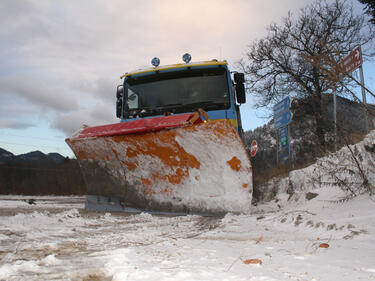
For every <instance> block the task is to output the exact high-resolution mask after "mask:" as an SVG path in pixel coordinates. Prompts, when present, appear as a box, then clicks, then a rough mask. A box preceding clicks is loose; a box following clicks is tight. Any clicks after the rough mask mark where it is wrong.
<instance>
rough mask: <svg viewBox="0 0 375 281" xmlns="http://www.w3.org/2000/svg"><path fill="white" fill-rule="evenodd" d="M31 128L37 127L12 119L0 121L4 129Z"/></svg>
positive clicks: (0, 126) (0, 125)
mask: <svg viewBox="0 0 375 281" xmlns="http://www.w3.org/2000/svg"><path fill="white" fill-rule="evenodd" d="M31 127H36V125H35V124H31V123H26V122H23V121H18V120H11V119H5V120H4V119H3V120H0V128H4V129H27V128H31Z"/></svg>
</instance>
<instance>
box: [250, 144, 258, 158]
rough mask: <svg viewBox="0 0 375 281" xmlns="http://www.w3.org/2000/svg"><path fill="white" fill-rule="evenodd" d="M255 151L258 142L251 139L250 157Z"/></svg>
mask: <svg viewBox="0 0 375 281" xmlns="http://www.w3.org/2000/svg"><path fill="white" fill-rule="evenodd" d="M257 151H258V143H257V141H256V140H253V141H252V142H251V149H250V154H251V157H254V156H255V154H257Z"/></svg>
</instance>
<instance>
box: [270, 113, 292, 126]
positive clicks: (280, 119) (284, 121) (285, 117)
mask: <svg viewBox="0 0 375 281" xmlns="http://www.w3.org/2000/svg"><path fill="white" fill-rule="evenodd" d="M288 110H289V108H288ZM292 117H293V114H292V112H290V111H286V112H283V113H281V114H280V115H277V116H275V117H274V119H273V128H274V129H275V130H277V129H279V128H281V127H285V126H287V125H288V124H289V123H290V121H292Z"/></svg>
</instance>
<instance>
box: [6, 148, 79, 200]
mask: <svg viewBox="0 0 375 281" xmlns="http://www.w3.org/2000/svg"><path fill="white" fill-rule="evenodd" d="M85 192H86V188H85V185H84V182H83V178H82V175H81V171H80V169H79V165H78V162H77V160H75V159H69V158H68V157H64V156H62V155H61V154H59V153H49V154H44V153H43V152H41V151H32V152H29V153H25V154H20V155H14V154H13V153H11V152H9V151H7V150H5V149H2V148H0V194H23V195H81V194H85Z"/></svg>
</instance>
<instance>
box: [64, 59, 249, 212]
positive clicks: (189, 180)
mask: <svg viewBox="0 0 375 281" xmlns="http://www.w3.org/2000/svg"><path fill="white" fill-rule="evenodd" d="M190 60H191V56H190V55H189V54H185V55H184V56H183V61H184V62H183V63H178V64H173V65H165V66H160V65H159V64H160V60H159V59H158V58H154V59H153V60H152V65H153V66H152V67H150V68H148V69H142V70H136V71H133V72H128V73H126V74H124V75H123V76H121V79H123V84H122V85H119V86H118V87H117V93H116V95H117V104H116V113H117V117H118V118H120V122H119V123H116V124H109V125H103V126H94V127H87V126H84V127H82V128H81V129H79V130H78V131H77V132H76V133H74V134H73V135H72V136H71V137H69V138H67V139H66V142H67V143H68V145H69V146H70V148H71V149H72V150H73V152H74V154H75V155H76V157H77V160H78V162H79V165H80V168H81V171H82V174H83V177H84V180H85V183H86V186H87V196H86V203H85V208H86V209H91V210H101V211H129V212H132V211H135V212H136V211H147V212H155V213H175V214H213V215H218V214H224V213H228V212H232V213H249V212H250V207H251V198H252V171H251V169H252V167H251V162H250V159H249V156H248V153H247V151H246V148H245V146H244V144H243V142H242V140H241V134H242V126H241V117H240V110H239V106H240V104H243V103H245V101H246V98H245V89H244V74H243V73H237V72H234V73H231V72H230V71H229V69H228V65H227V62H226V61H218V60H211V61H203V62H190ZM232 77H233V79H232Z"/></svg>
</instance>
